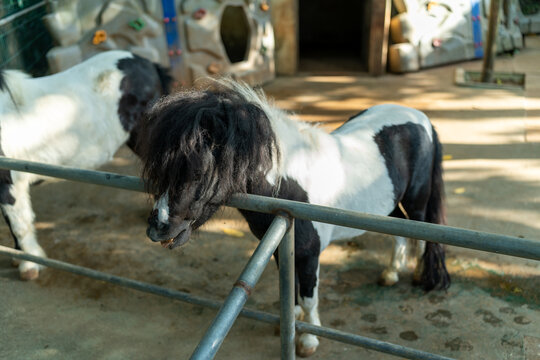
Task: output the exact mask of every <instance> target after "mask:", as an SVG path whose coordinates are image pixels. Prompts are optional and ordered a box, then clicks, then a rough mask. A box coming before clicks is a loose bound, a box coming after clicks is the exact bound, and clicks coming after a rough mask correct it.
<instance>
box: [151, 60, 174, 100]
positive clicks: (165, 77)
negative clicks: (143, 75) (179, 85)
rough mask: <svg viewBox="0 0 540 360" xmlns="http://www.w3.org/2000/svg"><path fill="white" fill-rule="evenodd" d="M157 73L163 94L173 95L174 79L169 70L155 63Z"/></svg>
mask: <svg viewBox="0 0 540 360" xmlns="http://www.w3.org/2000/svg"><path fill="white" fill-rule="evenodd" d="M154 67H155V68H156V72H157V74H158V76H159V82H160V83H161V94H162V95H169V94H170V93H171V87H172V83H173V81H174V78H173V77H172V76H171V74H170V72H169V69H167V68H165V67H163V66H161V65H159V64H156V63H154Z"/></svg>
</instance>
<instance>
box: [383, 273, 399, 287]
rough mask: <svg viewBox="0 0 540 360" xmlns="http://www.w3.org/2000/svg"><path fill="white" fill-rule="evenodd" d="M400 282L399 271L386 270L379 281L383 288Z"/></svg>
mask: <svg viewBox="0 0 540 360" xmlns="http://www.w3.org/2000/svg"><path fill="white" fill-rule="evenodd" d="M398 281H399V276H398V273H397V271H392V270H384V271H383V272H382V274H381V277H380V279H379V284H380V285H382V286H392V285H395V284H396V283H397V282H398Z"/></svg>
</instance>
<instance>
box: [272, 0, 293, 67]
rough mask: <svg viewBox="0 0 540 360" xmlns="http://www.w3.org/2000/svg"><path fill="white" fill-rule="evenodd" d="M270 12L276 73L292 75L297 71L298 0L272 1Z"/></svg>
mask: <svg viewBox="0 0 540 360" xmlns="http://www.w3.org/2000/svg"><path fill="white" fill-rule="evenodd" d="M270 11H271V12H272V14H271V15H272V25H273V26H274V37H275V41H276V51H275V61H276V73H277V74H278V75H294V74H296V71H297V70H298V0H272V1H271V5H270Z"/></svg>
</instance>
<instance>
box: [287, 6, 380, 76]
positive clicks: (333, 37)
mask: <svg viewBox="0 0 540 360" xmlns="http://www.w3.org/2000/svg"><path fill="white" fill-rule="evenodd" d="M369 3H370V2H369V1H351V0H332V1H328V0H324V1H321V0H300V1H299V5H298V17H299V19H298V20H299V29H298V33H299V71H301V72H310V73H317V74H339V73H350V72H365V71H367V65H366V64H367V49H368V39H369V21H367V20H369V17H368V16H367V13H368V11H369V9H368V4H369Z"/></svg>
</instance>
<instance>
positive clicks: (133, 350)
mask: <svg viewBox="0 0 540 360" xmlns="http://www.w3.org/2000/svg"><path fill="white" fill-rule="evenodd" d="M527 45H528V46H529V47H528V49H527V50H524V51H523V52H521V53H520V54H517V55H516V56H514V57H503V58H498V59H497V62H496V66H497V67H498V69H500V70H509V71H520V72H526V73H527V80H526V81H527V88H526V89H525V90H516V91H501V90H479V89H467V88H457V87H455V86H454V85H453V84H452V76H453V71H454V68H455V67H456V66H447V67H440V68H436V69H431V70H426V71H422V72H419V73H414V74H409V75H404V76H395V75H388V76H384V77H382V78H377V79H374V78H370V77H367V76H366V75H361V74H360V75H359V74H353V75H350V74H349V75H345V74H344V75H336V76H313V75H310V74H301V75H300V76H296V77H291V78H279V79H277V80H276V81H275V82H273V83H271V84H269V85H268V86H266V87H265V89H266V91H267V92H268V93H269V94H270V95H272V96H274V97H275V98H276V100H277V103H278V105H280V106H282V107H284V108H286V109H289V110H293V111H296V112H297V113H298V114H299V116H300V117H301V118H302V119H303V120H306V121H316V122H320V123H322V126H324V127H326V128H328V129H332V128H334V127H336V126H338V125H339V123H340V122H341V121H343V120H345V119H347V118H348V117H349V116H351V115H353V114H355V113H357V112H358V111H359V110H362V109H364V108H366V107H368V106H371V105H374V104H378V103H383V102H395V103H401V104H405V105H409V106H413V107H416V108H418V109H420V110H423V111H425V112H426V113H427V114H428V115H429V116H430V118H431V119H432V120H433V122H434V124H435V125H436V127H437V129H438V131H439V134H440V137H441V139H442V142H443V145H444V147H445V154H446V157H445V159H446V160H445V162H444V165H445V181H446V192H447V200H448V220H449V225H452V226H457V227H464V228H470V229H476V230H482V231H489V232H494V233H501V234H508V235H514V236H521V237H525V238H529V239H534V240H539V239H540V237H539V233H540V232H539V230H540V182H539V181H538V179H539V178H540V82H539V81H538V80H540V70H538V65H537V64H538V59H540V40H539V39H537V38H531V39H528V41H527ZM460 66H464V67H466V68H468V69H478V68H479V67H480V66H481V64H480V62H471V63H466V64H461V65H460ZM103 169H105V170H107V171H113V172H118V173H123V174H133V175H136V174H137V173H138V163H137V160H136V159H135V157H134V156H132V155H131V154H130V152H129V151H128V150H127V149H125V148H123V149H121V151H119V153H118V154H117V155H116V157H115V159H114V161H113V162H112V163H110V164H108V165H107V166H105V167H104V168H103ZM32 198H33V202H34V209H35V212H36V215H37V222H36V226H37V229H38V236H39V240H40V243H41V244H42V246H43V247H44V249H45V250H46V252H47V254H48V255H49V257H51V258H54V259H59V260H63V261H67V262H70V263H73V264H77V265H82V266H87V267H90V268H93V269H97V270H100V271H105V272H109V273H112V274H115V275H120V276H126V277H129V278H132V279H136V280H141V281H145V282H149V283H153V284H157V285H161V286H165V287H168V288H172V289H178V290H182V291H187V292H190V293H192V294H196V295H201V296H205V297H208V298H211V299H216V300H222V299H224V298H225V296H226V295H227V294H228V292H229V291H230V289H231V286H232V284H233V283H234V281H235V280H236V277H237V276H238V275H239V273H240V271H241V269H242V268H243V266H244V265H245V263H246V262H247V260H248V258H249V256H250V254H251V252H252V251H253V250H254V248H255V247H256V245H257V242H256V240H255V238H254V237H253V236H252V235H251V234H250V233H249V230H248V228H247V225H246V223H245V222H244V221H243V220H242V218H241V217H240V216H239V214H238V212H237V211H236V210H234V209H224V210H223V211H220V212H219V213H218V214H217V215H216V216H215V217H214V218H213V219H212V220H211V221H210V222H209V223H208V224H207V225H206V226H205V227H204V228H203V229H201V230H200V231H198V232H197V233H196V234H195V235H194V238H193V239H192V240H191V241H190V242H189V243H188V244H187V245H186V246H185V247H183V248H181V249H178V250H174V251H169V250H165V249H162V248H161V247H160V246H159V245H158V244H154V243H151V242H150V241H149V240H148V239H147V238H146V237H145V221H146V217H147V214H148V212H149V210H150V207H151V204H150V202H149V199H148V197H147V196H145V195H144V194H139V193H132V192H128V191H120V190H115V189H109V188H104V187H98V186H92V185H86V184H78V183H71V182H66V181H54V180H53V181H48V182H46V183H44V184H42V185H40V186H37V187H35V188H33V189H32ZM224 229H225V231H227V230H228V229H234V230H237V231H240V233H238V234H236V235H237V236H231V235H227V234H226V233H225V232H224ZM390 243H391V238H390V237H389V236H386V235H380V234H373V233H368V234H366V235H364V236H362V237H360V238H357V239H352V240H349V241H343V242H338V243H334V244H332V245H331V246H330V247H329V248H328V249H327V250H326V251H325V252H324V253H323V255H322V257H321V264H322V266H321V277H320V278H321V287H320V312H321V317H322V322H323V324H324V325H326V326H331V327H334V328H337V329H339V330H344V331H350V332H354V333H357V334H360V335H365V336H369V337H373V338H376V339H380V340H385V341H389V342H393V343H397V344H402V345H405V346H409V347H413V348H417V349H422V350H426V351H430V352H434V353H438V354H442V355H446V356H449V357H454V358H459V359H486V360H487V359H490V360H491V359H540V326H539V324H540V311H539V310H540V264H539V263H538V262H534V261H528V260H521V259H517V258H513V257H508V256H501V255H496V254H489V253H483V252H479V251H473V250H466V249H458V248H454V247H449V248H448V267H449V271H450V273H451V276H452V279H453V284H452V286H451V288H450V289H449V290H448V291H447V292H433V293H428V294H425V293H423V292H422V291H420V290H418V289H416V288H413V287H411V286H410V279H411V275H410V274H406V275H405V276H403V279H402V281H401V282H400V283H399V284H398V285H396V286H394V287H390V288H382V287H380V286H378V285H377V278H378V276H379V274H380V272H381V271H382V269H383V268H384V266H385V264H386V263H387V262H388V261H389V258H388V257H389V253H390V248H389V245H390ZM0 245H8V246H12V242H11V239H10V236H9V230H8V229H7V227H6V226H5V225H4V224H2V225H1V226H0ZM10 263H11V260H10V259H8V258H5V257H0V359H81V360H82V359H111V360H112V359H172V358H175V359H185V358H188V357H189V355H190V354H191V353H192V351H193V350H194V349H195V347H196V345H197V343H198V341H199V340H200V338H201V337H202V335H203V333H204V332H205V330H206V328H207V327H208V325H209V324H210V322H211V321H212V318H213V316H214V315H215V311H213V310H209V309H203V308H200V307H197V306H191V305H187V304H184V303H180V302H177V301H173V300H170V299H165V298H160V297H157V296H153V295H148V294H143V293H139V292H136V291H133V290H127V289H123V288H120V287H117V286H114V285H110V284H106V283H102V282H99V281H95V280H91V279H87V278H83V277H80V276H76V275H71V274H68V273H64V272H61V271H57V270H53V269H47V270H45V271H44V272H43V274H42V276H41V277H40V279H39V280H38V281H35V282H22V281H19V280H18V273H17V270H16V269H15V268H13V267H11V264H10ZM277 284H278V280H277V271H276V267H275V265H274V264H270V265H269V266H268V269H266V271H265V272H264V274H263V276H262V278H261V280H260V282H259V284H258V285H257V286H256V288H255V291H254V293H253V295H252V296H251V298H250V299H249V301H248V306H249V307H251V308H255V309H260V310H264V311H269V312H273V313H278V295H277V294H278V287H277ZM216 358H218V359H240V360H242V359H255V358H257V359H277V358H279V337H278V336H276V335H275V329H274V327H273V326H270V325H266V324H263V323H258V322H254V321H251V320H244V319H240V320H238V321H237V323H236V324H235V326H234V327H233V329H232V331H231V332H230V334H229V336H228V337H227V339H226V341H225V342H224V344H223V346H222V348H221V350H220V351H219V353H218V355H217V357H216ZM312 358H313V359H338V360H339V359H355V358H362V359H394V358H395V357H392V356H387V355H382V354H379V353H375V352H372V351H367V350H364V349H362V348H356V347H353V346H349V345H345V344H341V343H337V342H333V341H330V340H325V339H322V340H321V345H320V348H319V350H318V352H317V353H316V354H315V355H314V356H313V357H312Z"/></svg>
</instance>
